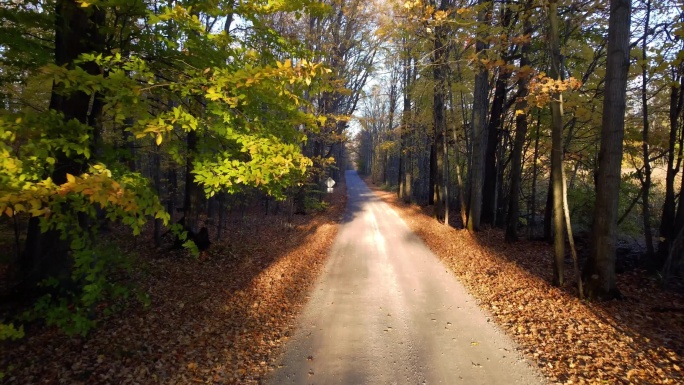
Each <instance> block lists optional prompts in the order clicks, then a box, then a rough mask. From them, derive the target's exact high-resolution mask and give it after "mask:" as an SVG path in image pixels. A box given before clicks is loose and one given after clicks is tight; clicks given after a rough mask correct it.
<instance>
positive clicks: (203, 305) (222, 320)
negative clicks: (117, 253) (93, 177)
mask: <svg viewBox="0 0 684 385" xmlns="http://www.w3.org/2000/svg"><path fill="white" fill-rule="evenodd" d="M345 191H346V188H345V185H344V183H343V182H338V185H337V187H336V188H335V192H334V193H332V194H326V195H325V197H324V200H325V202H327V203H329V205H330V206H329V207H328V209H327V210H325V211H323V212H320V213H315V214H310V215H295V216H294V218H293V219H292V222H291V223H287V222H286V217H285V216H284V215H268V216H266V215H264V212H263V209H259V208H257V209H256V210H255V211H256V212H253V213H248V214H247V215H246V216H244V217H243V218H241V219H240V218H239V216H238V218H233V220H232V221H231V223H230V224H229V226H228V228H227V229H226V230H225V234H226V236H225V237H224V239H223V240H222V241H220V242H215V243H214V244H213V245H212V246H211V248H210V249H209V250H208V251H207V255H206V256H205V258H203V259H196V258H193V257H191V256H189V255H187V252H185V251H168V247H167V248H166V249H155V248H154V247H152V246H148V245H147V243H151V242H142V241H141V240H138V241H137V244H129V245H128V249H129V251H130V252H135V253H137V254H138V259H139V260H140V262H143V266H144V267H143V268H141V269H138V270H137V272H136V275H135V277H133V280H134V281H136V282H137V286H138V287H140V288H142V289H144V291H145V292H147V293H149V295H150V299H151V304H150V305H149V306H148V307H143V306H141V305H135V304H134V305H133V306H131V307H129V308H128V309H126V310H124V311H123V312H120V313H118V314H115V315H113V316H110V317H109V318H108V319H105V320H103V321H101V322H100V323H99V325H98V327H97V328H96V329H95V330H94V331H92V332H91V333H90V334H89V335H88V336H87V337H67V336H65V335H63V334H62V333H60V332H59V331H58V330H56V329H54V328H46V327H33V328H32V329H31V330H30V331H29V333H28V334H29V336H28V337H26V338H24V339H23V340H20V341H16V342H7V341H6V342H4V343H2V344H0V372H4V373H5V377H4V378H0V383H6V384H22V385H23V384H153V383H162V384H192V383H197V384H231V383H235V384H257V383H260V381H261V378H263V377H264V375H265V374H266V373H267V372H268V371H269V370H270V369H272V368H273V367H274V366H275V365H276V364H275V361H274V360H275V359H276V358H277V357H275V354H276V352H278V351H279V348H280V346H281V345H282V344H283V343H284V342H285V341H286V340H287V339H288V338H289V336H290V335H291V333H292V331H293V327H294V321H295V318H296V316H297V314H298V313H299V312H300V310H301V308H302V305H303V304H304V303H305V302H306V300H307V295H308V292H309V290H310V287H311V284H312V283H313V282H314V281H315V280H316V278H317V276H318V275H319V273H320V272H321V270H322V269H323V266H324V264H325V260H326V258H327V255H328V250H329V248H330V246H331V245H332V242H333V239H334V238H335V235H336V233H337V229H338V223H339V222H340V221H341V220H342V215H343V212H344V209H345V204H346V193H345ZM149 237H151V234H149ZM147 239H150V238H147ZM212 239H213V238H212ZM120 243H121V244H125V243H131V240H130V237H129V236H128V237H122V239H121V241H120Z"/></svg>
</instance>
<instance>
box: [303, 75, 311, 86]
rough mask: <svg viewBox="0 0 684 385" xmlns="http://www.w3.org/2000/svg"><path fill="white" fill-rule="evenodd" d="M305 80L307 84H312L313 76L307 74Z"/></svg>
mask: <svg viewBox="0 0 684 385" xmlns="http://www.w3.org/2000/svg"><path fill="white" fill-rule="evenodd" d="M304 81H305V82H306V85H307V86H310V85H311V78H310V77H308V76H307V77H306V79H304Z"/></svg>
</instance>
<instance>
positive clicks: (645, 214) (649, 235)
mask: <svg viewBox="0 0 684 385" xmlns="http://www.w3.org/2000/svg"><path fill="white" fill-rule="evenodd" d="M650 19H651V0H648V1H647V2H646V19H645V20H644V34H643V36H642V38H641V39H642V40H641V59H642V60H643V64H642V67H641V106H642V107H641V108H642V115H643V116H642V118H643V124H644V128H643V135H642V144H641V149H642V155H643V158H644V172H643V178H642V182H643V186H642V189H641V203H642V209H641V216H642V221H643V223H644V240H645V241H646V254H647V257H648V259H649V260H651V259H652V258H653V255H654V249H653V232H652V230H651V203H650V200H649V195H650V192H651V161H650V159H649V153H650V151H649V143H648V141H649V138H648V136H649V122H648V94H647V90H648V64H647V59H648V57H647V55H648V53H647V48H648V47H647V40H648V35H649V23H650Z"/></svg>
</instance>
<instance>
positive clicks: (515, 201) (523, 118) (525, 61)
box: [504, 1, 533, 243]
mask: <svg viewBox="0 0 684 385" xmlns="http://www.w3.org/2000/svg"><path fill="white" fill-rule="evenodd" d="M531 5H532V4H531V1H528V2H527V3H526V5H525V11H524V15H523V18H524V20H523V34H524V35H527V34H530V33H532V32H533V30H532V23H531V22H530V17H531V16H532V10H531ZM529 54H530V43H529V41H527V42H525V43H523V45H522V48H521V57H520V68H524V67H525V66H529V65H530V58H529ZM528 82H529V79H528V77H527V76H523V77H521V78H520V79H519V80H518V95H517V99H518V100H517V101H516V104H515V138H514V139H513V152H512V153H511V189H510V192H509V194H508V216H507V218H506V235H505V238H504V240H505V241H506V242H508V243H511V242H516V241H517V240H518V218H519V217H520V187H521V180H522V152H523V147H524V145H525V138H526V136H527V99H526V98H527V94H529V88H528Z"/></svg>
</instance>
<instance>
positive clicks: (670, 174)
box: [656, 65, 684, 267]
mask: <svg viewBox="0 0 684 385" xmlns="http://www.w3.org/2000/svg"><path fill="white" fill-rule="evenodd" d="M677 71H678V73H677V75H676V76H678V79H676V80H677V83H676V84H673V85H672V86H671V87H670V113H669V117H670V137H669V144H668V149H667V175H666V177H665V202H664V204H663V212H662V215H661V219H660V228H659V234H660V238H661V240H660V242H659V243H658V254H657V260H656V264H657V266H658V267H661V266H662V265H663V263H664V262H665V259H666V258H667V256H668V255H669V253H670V244H671V242H672V239H673V238H674V237H675V236H676V235H677V234H676V233H675V232H674V231H673V230H674V229H673V225H674V220H675V210H676V202H675V199H676V197H675V188H674V183H675V177H676V176H677V172H678V170H679V164H677V165H675V157H676V144H677V134H678V132H679V131H680V129H681V128H680V124H679V119H680V117H681V114H682V107H683V106H684V92H682V87H684V76H682V74H681V65H680V67H679V68H678V69H677ZM678 163H679V162H678Z"/></svg>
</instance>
